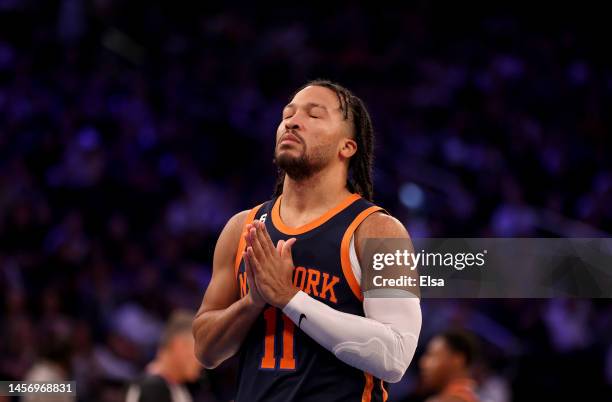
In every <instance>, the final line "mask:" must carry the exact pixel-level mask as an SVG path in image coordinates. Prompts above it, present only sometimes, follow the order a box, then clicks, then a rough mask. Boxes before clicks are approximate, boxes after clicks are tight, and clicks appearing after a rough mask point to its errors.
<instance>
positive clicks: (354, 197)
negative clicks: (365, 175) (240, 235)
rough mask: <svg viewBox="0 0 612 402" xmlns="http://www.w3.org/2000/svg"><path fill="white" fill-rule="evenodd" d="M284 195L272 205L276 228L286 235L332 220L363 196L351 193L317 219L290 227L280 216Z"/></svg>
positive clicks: (295, 233)
mask: <svg viewBox="0 0 612 402" xmlns="http://www.w3.org/2000/svg"><path fill="white" fill-rule="evenodd" d="M282 197H283V196H282V194H281V195H280V196H279V197H278V198H277V199H276V202H275V203H274V206H273V207H272V223H273V224H274V226H275V227H276V229H278V230H279V231H280V232H282V233H284V234H286V235H290V236H293V235H299V234H302V233H306V232H308V231H309V230H312V229H314V228H316V227H319V226H321V225H322V224H324V223H325V222H327V221H328V220H330V219H331V218H332V217H333V216H334V215H336V214H338V213H339V212H340V211H342V210H343V209H344V208H346V207H348V206H349V205H351V204H352V203H353V202H355V201H357V200H358V199H359V198H361V196H360V195H359V194H351V195H349V196H348V197H346V198H345V199H344V200H342V201H341V202H340V203H339V204H338V205H336V206H335V207H333V208H332V209H330V210H328V211H327V212H325V213H324V214H323V215H321V216H319V217H318V218H317V219H315V220H313V221H311V222H309V223H307V224H305V225H302V226H298V227H290V226H287V225H285V224H284V223H283V220H282V219H281V216H280V203H281V199H282Z"/></svg>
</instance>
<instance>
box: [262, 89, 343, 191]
mask: <svg viewBox="0 0 612 402" xmlns="http://www.w3.org/2000/svg"><path fill="white" fill-rule="evenodd" d="M282 113H283V114H282V120H281V122H280V124H279V125H278V129H277V130H276V149H275V152H274V156H275V160H276V164H277V165H278V166H279V167H280V168H282V169H283V170H284V171H285V172H287V174H288V175H289V177H291V178H293V179H295V180H301V179H305V178H308V177H311V176H312V175H313V174H315V173H317V172H319V171H321V170H323V169H324V168H325V167H327V166H328V165H329V164H330V163H334V162H340V161H341V158H340V150H341V149H342V147H343V144H344V141H346V140H347V139H349V138H350V137H351V134H350V133H351V126H350V122H349V121H348V120H345V119H344V115H343V112H342V110H341V109H340V102H339V100H338V97H337V95H336V94H335V92H334V91H332V90H331V89H328V88H325V87H320V86H308V87H306V88H304V89H302V90H301V91H299V92H298V93H297V94H296V95H295V96H294V97H293V99H292V100H291V102H290V103H289V104H288V105H287V106H285V108H284V109H283V112H282Z"/></svg>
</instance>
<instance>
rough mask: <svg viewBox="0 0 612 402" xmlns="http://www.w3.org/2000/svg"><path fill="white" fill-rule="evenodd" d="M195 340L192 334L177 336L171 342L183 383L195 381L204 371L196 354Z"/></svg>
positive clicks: (186, 333)
mask: <svg viewBox="0 0 612 402" xmlns="http://www.w3.org/2000/svg"><path fill="white" fill-rule="evenodd" d="M194 343H195V342H194V339H193V335H192V334H191V333H190V332H185V333H182V334H178V335H176V336H175V337H174V338H173V339H172V341H171V348H172V355H173V357H174V362H175V366H176V367H177V370H178V371H179V372H180V373H181V378H182V379H183V381H187V382H191V381H195V380H196V379H197V378H198V376H199V375H200V372H201V370H202V366H201V365H200V363H199V362H198V360H197V359H196V357H195V353H194Z"/></svg>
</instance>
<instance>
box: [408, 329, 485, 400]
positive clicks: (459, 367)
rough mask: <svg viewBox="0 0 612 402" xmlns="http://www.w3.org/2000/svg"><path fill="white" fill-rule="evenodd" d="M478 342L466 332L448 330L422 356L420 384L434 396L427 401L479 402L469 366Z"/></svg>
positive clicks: (430, 344) (432, 342) (434, 339)
mask: <svg viewBox="0 0 612 402" xmlns="http://www.w3.org/2000/svg"><path fill="white" fill-rule="evenodd" d="M476 349H477V346H476V340H475V339H474V337H473V336H471V335H470V334H468V333H466V332H460V331H447V332H443V333H442V334H439V335H437V336H435V337H434V338H433V339H432V340H431V341H430V342H429V344H428V345H427V350H426V351H425V354H424V355H423V356H422V357H421V360H420V362H419V363H420V368H421V382H422V385H423V387H424V388H425V391H428V392H429V393H434V395H433V396H432V397H430V398H429V399H427V402H479V399H478V396H477V395H476V392H475V390H476V381H474V379H473V378H472V377H471V373H470V367H471V365H472V363H473V362H474V359H475V355H476Z"/></svg>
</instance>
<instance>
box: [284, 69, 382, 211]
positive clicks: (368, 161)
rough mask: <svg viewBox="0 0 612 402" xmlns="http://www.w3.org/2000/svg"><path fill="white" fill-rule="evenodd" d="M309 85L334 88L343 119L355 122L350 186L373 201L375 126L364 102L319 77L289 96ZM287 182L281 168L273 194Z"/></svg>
mask: <svg viewBox="0 0 612 402" xmlns="http://www.w3.org/2000/svg"><path fill="white" fill-rule="evenodd" d="M308 86H318V87H324V88H328V89H331V90H332V91H334V93H335V94H336V96H337V97H338V101H339V102H340V110H341V111H342V113H343V116H344V120H347V119H348V120H350V122H351V123H352V125H353V131H354V136H355V141H356V142H357V152H356V153H355V155H353V156H352V157H351V159H350V161H349V172H348V173H349V174H348V182H347V188H348V189H349V191H351V192H353V193H359V194H360V195H361V196H362V197H363V198H365V199H366V200H368V201H372V197H373V192H374V189H373V185H372V164H373V161H374V153H373V150H372V149H373V147H374V128H373V127H372V120H371V119H370V114H369V113H368V110H367V109H366V106H365V104H364V103H363V101H362V100H361V99H359V98H358V97H357V96H355V95H353V93H352V92H351V91H349V90H348V89H346V88H345V87H343V86H341V85H339V84H337V83H335V82H332V81H328V80H323V79H317V80H313V81H310V82H308V83H307V84H306V85H303V86H302V87H301V88H299V89H298V90H297V91H295V92H294V93H293V95H292V96H291V97H290V99H292V98H293V97H294V96H295V94H297V93H298V92H300V91H301V90H302V89H304V88H306V87H308ZM284 181H285V171H284V170H283V169H281V168H278V173H277V177H276V187H275V190H274V196H275V197H276V196H279V195H281V194H282V193H283V182H284Z"/></svg>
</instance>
